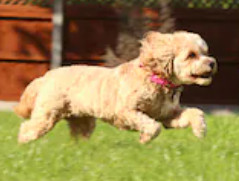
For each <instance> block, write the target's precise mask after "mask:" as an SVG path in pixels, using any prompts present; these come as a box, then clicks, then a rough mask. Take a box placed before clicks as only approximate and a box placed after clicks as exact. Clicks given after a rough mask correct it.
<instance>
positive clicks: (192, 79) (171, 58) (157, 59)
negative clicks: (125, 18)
mask: <svg viewBox="0 0 239 181" xmlns="http://www.w3.org/2000/svg"><path fill="white" fill-rule="evenodd" d="M141 43H142V47H141V51H140V57H139V58H140V61H141V63H142V64H143V65H144V66H145V67H146V68H147V69H148V70H150V71H152V72H153V73H154V74H157V75H159V76H161V77H164V78H167V79H170V80H172V81H173V82H174V83H176V84H198V85H208V84H210V83H211V81H212V75H213V74H215V72H216V70H217V63H216V60H215V59H214V58H213V57H210V56H208V46H207V44H206V42H205V41H204V40H203V39H202V38H201V37H200V36H199V35H198V34H194V33H189V32H184V31H180V32H175V33H173V34H161V33H159V32H153V31H152V32H149V33H147V34H146V35H145V37H144V38H143V40H142V41H141Z"/></svg>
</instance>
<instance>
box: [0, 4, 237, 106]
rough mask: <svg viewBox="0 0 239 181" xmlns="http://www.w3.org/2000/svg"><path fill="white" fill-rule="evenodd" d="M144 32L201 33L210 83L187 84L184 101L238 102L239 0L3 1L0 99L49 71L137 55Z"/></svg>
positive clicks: (13, 98) (15, 94)
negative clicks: (211, 61) (210, 62)
mask: <svg viewBox="0 0 239 181" xmlns="http://www.w3.org/2000/svg"><path fill="white" fill-rule="evenodd" d="M149 30H158V31H161V32H172V31H175V30H187V31H192V32H196V33H199V34H200V35H201V36H202V37H203V38H204V39H205V40H206V42H207V43H208V45H209V49H210V54H211V55H212V56H214V57H215V58H216V59H217V60H218V64H219V71H218V73H217V75H216V76H215V78H214V81H213V83H212V85H210V86H209V87H199V86H189V87H185V91H184V93H183V97H182V102H183V103H185V104H203V105H205V104H206V105H212V104H213V105H234V106H239V0H220V1H216V0H201V1H198V0H171V1H170V0H148V1H142V0H88V1H87V0H65V1H63V0H58V1H57V0H55V1H53V0H0V87H1V89H0V100H2V101H18V100H19V97H20V95H21V93H22V92H23V90H24V88H25V87H26V86H27V85H28V83H29V82H30V81H31V80H33V79H34V78H36V77H39V76H41V75H43V74H44V73H45V72H46V71H48V70H49V69H51V68H56V67H59V66H65V65H72V64H89V65H99V66H114V65H117V64H118V63H119V62H121V60H124V61H128V60H130V59H132V58H135V57H137V56H138V50H139V49H138V48H139V46H140V45H139V42H138V40H139V39H141V38H142V36H143V34H144V33H145V32H147V31H149ZM106 62H110V65H109V64H107V63H106ZM96 76H97V75H96Z"/></svg>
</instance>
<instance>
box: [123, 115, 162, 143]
mask: <svg viewBox="0 0 239 181" xmlns="http://www.w3.org/2000/svg"><path fill="white" fill-rule="evenodd" d="M123 117H124V118H123V119H124V120H125V121H126V124H127V125H129V126H130V127H131V128H132V129H135V130H137V131H140V143H147V142H149V141H151V140H152V139H154V138H155V137H156V136H158V134H159V133H160V126H161V125H160V124H159V123H158V122H156V121H155V120H154V119H152V118H150V117H149V116H147V115H146V114H144V113H142V112H139V111H127V112H124V116H123Z"/></svg>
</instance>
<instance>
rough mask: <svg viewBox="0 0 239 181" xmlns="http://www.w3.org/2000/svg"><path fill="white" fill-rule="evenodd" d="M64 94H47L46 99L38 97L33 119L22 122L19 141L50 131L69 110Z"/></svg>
mask: <svg viewBox="0 0 239 181" xmlns="http://www.w3.org/2000/svg"><path fill="white" fill-rule="evenodd" d="M59 97H62V96H59V95H58V96H57V95H56V96H54V95H52V96H47V97H46V98H45V99H43V98H42V97H40V98H39V97H38V98H39V99H38V100H37V102H36V105H35V108H34V110H33V112H32V115H31V119H30V120H29V121H25V122H24V123H22V124H21V127H20V132H19V135H18V141H19V143H27V142H29V141H33V140H36V139H38V138H40V137H41V136H43V135H45V134H46V133H47V132H49V131H50V130H51V129H52V128H53V127H54V125H55V124H56V122H57V121H58V120H59V119H61V118H62V116H64V113H65V112H66V111H67V103H66V101H65V99H59Z"/></svg>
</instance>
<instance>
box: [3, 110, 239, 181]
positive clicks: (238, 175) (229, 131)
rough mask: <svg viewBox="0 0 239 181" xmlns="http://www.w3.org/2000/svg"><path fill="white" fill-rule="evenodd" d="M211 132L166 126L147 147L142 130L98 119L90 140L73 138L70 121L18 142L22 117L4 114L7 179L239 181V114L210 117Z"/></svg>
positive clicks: (52, 180) (43, 180)
mask: <svg viewBox="0 0 239 181" xmlns="http://www.w3.org/2000/svg"><path fill="white" fill-rule="evenodd" d="M206 118H207V123H208V135H207V137H206V138H205V139H202V140H198V139H197V138H195V137H194V136H193V135H192V133H191V130H190V129H184V130H163V131H162V133H161V135H160V136H159V137H157V138H156V139H155V140H154V141H153V142H151V143H150V144H147V145H141V144H139V143H138V134H137V133H135V132H129V131H119V130H117V129H115V128H113V127H111V126H109V125H107V124H105V123H102V122H100V121H99V122H98V126H97V129H96V131H95V132H94V134H93V136H92V138H91V139H90V140H89V141H79V142H78V143H75V142H74V141H72V140H71V139H70V136H69V133H68V129H67V125H66V123H65V122H64V121H62V122H61V123H60V124H58V125H57V126H56V127H55V129H54V130H53V131H52V132H50V134H48V135H47V136H45V137H44V138H42V139H40V140H38V141H35V142H33V143H30V144H27V145H18V144H17V133H18V129H19V125H20V123H21V120H20V119H19V118H17V117H16V115H14V114H13V113H8V112H1V113H0V180H1V181H131V180H132V181H161V180H162V181H174V180H175V181H238V180H239V115H235V116H212V115H207V116H206Z"/></svg>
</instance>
